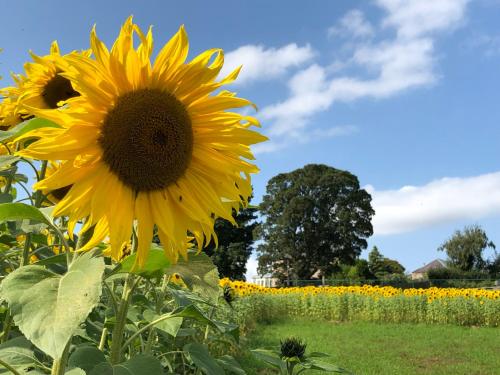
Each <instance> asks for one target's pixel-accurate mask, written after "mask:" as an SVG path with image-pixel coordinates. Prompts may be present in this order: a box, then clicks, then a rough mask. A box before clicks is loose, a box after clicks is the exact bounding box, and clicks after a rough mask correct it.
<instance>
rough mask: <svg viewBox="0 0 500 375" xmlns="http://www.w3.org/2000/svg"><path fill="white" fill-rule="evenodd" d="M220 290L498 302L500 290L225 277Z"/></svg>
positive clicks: (244, 293)
mask: <svg viewBox="0 0 500 375" xmlns="http://www.w3.org/2000/svg"><path fill="white" fill-rule="evenodd" d="M220 285H221V286H222V287H225V286H229V287H231V288H232V289H233V290H234V291H235V293H236V294H237V295H238V296H248V295H253V294H271V295H286V294H302V295H304V296H308V295H318V294H322V295H336V296H339V295H343V294H356V295H362V296H373V297H387V298H390V297H401V296H406V297H413V296H425V297H428V298H429V299H439V298H456V297H464V298H474V299H490V300H499V299H500V289H497V290H488V289H481V288H436V287H432V288H418V289H417V288H407V289H401V288H394V287H392V286H377V285H375V286H374V285H363V286H305V287H289V288H268V287H263V286H259V285H256V284H252V283H247V282H245V281H238V280H236V281H232V280H230V279H228V278H224V279H221V281H220Z"/></svg>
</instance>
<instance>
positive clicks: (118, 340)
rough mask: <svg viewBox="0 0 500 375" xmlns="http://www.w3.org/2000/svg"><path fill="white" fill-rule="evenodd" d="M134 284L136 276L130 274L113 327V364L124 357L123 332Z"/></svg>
mask: <svg viewBox="0 0 500 375" xmlns="http://www.w3.org/2000/svg"><path fill="white" fill-rule="evenodd" d="M134 286H135V277H134V275H133V274H128V276H127V278H126V280H125V285H124V286H123V292H122V297H121V300H120V305H119V307H118V313H117V314H116V323H115V326H114V327H113V334H112V341H111V356H110V361H111V364H112V365H116V364H118V363H120V362H121V359H122V355H121V348H122V342H123V333H124V328H125V323H126V322H127V312H128V307H129V304H130V298H131V297H132V291H133V289H134Z"/></svg>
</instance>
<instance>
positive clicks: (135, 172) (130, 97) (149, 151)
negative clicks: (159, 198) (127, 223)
mask: <svg viewBox="0 0 500 375" xmlns="http://www.w3.org/2000/svg"><path fill="white" fill-rule="evenodd" d="M99 143H100V145H101V147H102V149H103V160H104V162H105V163H106V164H107V165H108V166H109V168H110V169H111V171H112V172H113V173H115V175H116V176H118V178H119V179H120V181H122V182H123V183H124V184H125V185H127V186H129V187H130V188H132V189H134V190H135V191H152V190H160V189H163V188H165V187H167V186H169V185H170V184H172V183H174V182H176V181H177V180H178V179H179V178H180V177H181V176H182V175H183V174H184V172H185V171H186V169H187V167H188V165H189V162H190V161H191V154H192V150H193V130H192V127H191V119H190V117H189V115H188V113H187V111H186V108H185V107H184V105H183V104H182V103H181V102H180V101H179V100H177V98H176V97H175V96H174V95H172V94H169V93H167V92H164V91H161V90H158V89H142V90H137V91H133V92H130V93H127V94H124V95H122V96H120V97H119V98H118V100H117V102H116V104H115V106H114V107H113V109H111V110H110V111H109V112H108V114H107V115H106V117H105V119H104V122H103V126H102V133H101V136H100V138H99Z"/></svg>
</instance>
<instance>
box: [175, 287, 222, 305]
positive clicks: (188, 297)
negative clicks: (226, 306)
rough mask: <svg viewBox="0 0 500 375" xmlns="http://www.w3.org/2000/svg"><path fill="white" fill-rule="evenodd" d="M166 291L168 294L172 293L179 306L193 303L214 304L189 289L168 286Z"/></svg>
mask: <svg viewBox="0 0 500 375" xmlns="http://www.w3.org/2000/svg"><path fill="white" fill-rule="evenodd" d="M168 291H169V292H170V294H172V297H174V299H175V302H176V303H177V305H179V306H187V305H192V304H193V302H194V303H204V304H206V305H210V306H214V307H215V305H214V304H213V303H211V302H210V301H207V300H205V299H204V298H202V297H200V296H199V295H198V294H194V293H192V292H190V291H189V290H186V288H184V289H177V287H172V286H169V287H168Z"/></svg>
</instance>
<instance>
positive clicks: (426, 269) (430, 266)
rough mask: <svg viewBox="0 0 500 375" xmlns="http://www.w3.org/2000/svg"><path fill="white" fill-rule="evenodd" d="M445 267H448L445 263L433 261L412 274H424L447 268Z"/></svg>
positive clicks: (439, 260)
mask: <svg viewBox="0 0 500 375" xmlns="http://www.w3.org/2000/svg"><path fill="white" fill-rule="evenodd" d="M447 267H448V266H447V265H446V262H445V261H444V260H441V259H434V260H433V261H432V262H430V263H427V264H426V265H425V266H423V267H420V268H418V269H416V270H415V271H413V272H412V273H426V272H429V271H430V270H433V269H436V268H447Z"/></svg>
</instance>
